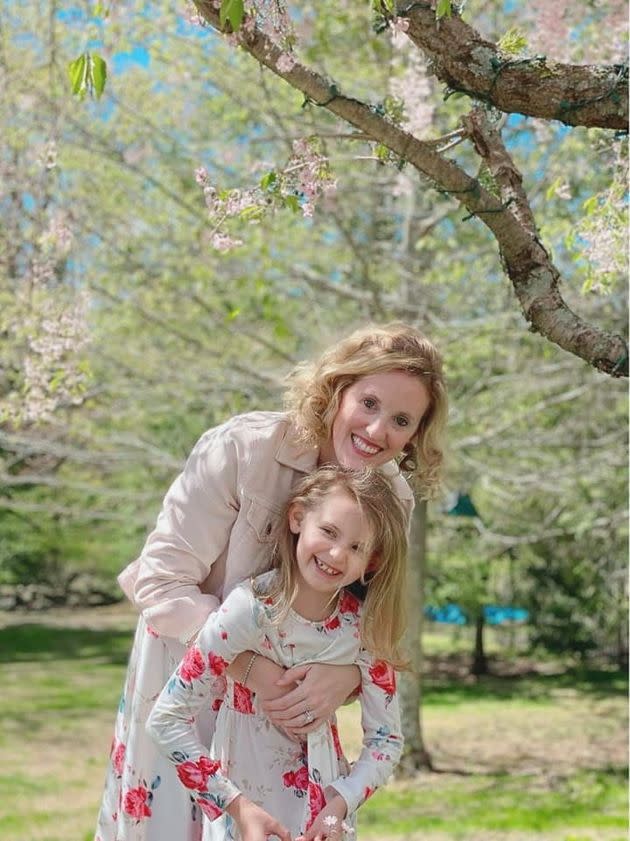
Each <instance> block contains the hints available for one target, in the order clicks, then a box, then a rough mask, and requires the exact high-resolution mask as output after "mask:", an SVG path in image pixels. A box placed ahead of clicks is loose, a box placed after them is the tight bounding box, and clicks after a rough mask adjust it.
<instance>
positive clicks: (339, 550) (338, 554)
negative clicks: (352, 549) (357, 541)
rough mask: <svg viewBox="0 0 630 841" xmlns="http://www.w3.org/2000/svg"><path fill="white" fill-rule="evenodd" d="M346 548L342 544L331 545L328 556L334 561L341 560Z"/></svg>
mask: <svg viewBox="0 0 630 841" xmlns="http://www.w3.org/2000/svg"><path fill="white" fill-rule="evenodd" d="M345 554H346V549H345V547H344V546H332V547H331V549H330V557H331V559H332V560H334V561H341V560H343V559H344V557H345Z"/></svg>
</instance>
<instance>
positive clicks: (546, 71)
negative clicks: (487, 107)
mask: <svg viewBox="0 0 630 841" xmlns="http://www.w3.org/2000/svg"><path fill="white" fill-rule="evenodd" d="M398 15H399V17H402V18H407V19H408V21H409V29H408V30H407V33H406V34H407V35H408V36H409V38H410V39H411V40H412V41H413V43H414V44H415V45H416V46H417V47H419V48H420V49H421V50H422V51H423V52H424V53H425V55H426V56H427V57H428V58H429V59H430V61H431V64H432V67H431V70H432V72H433V73H434V74H435V75H436V76H437V78H438V79H440V80H441V81H442V82H445V83H446V84H447V85H448V87H449V88H451V89H452V90H453V92H455V91H459V92H461V93H465V94H468V95H469V96H471V97H473V98H474V99H481V100H483V101H484V102H488V103H490V104H491V105H494V106H495V108H499V109H500V110H501V111H505V112H507V113H512V114H514V113H516V114H526V115H527V116H529V117H542V118H543V119H546V120H560V122H562V123H565V124H566V125H569V126H587V127H593V126H598V127H600V128H608V129H616V130H618V131H623V130H627V128H628V66H627V64H626V65H619V64H612V65H577V64H558V63H556V62H554V61H547V59H546V57H545V56H533V57H530V58H514V57H510V56H506V55H505V54H504V53H502V52H501V51H500V50H499V49H498V47H497V46H496V44H493V43H492V42H491V41H486V40H485V39H484V38H482V37H481V35H480V34H479V33H478V32H477V31H476V30H475V29H473V28H472V27H471V26H469V25H468V24H467V23H464V21H463V20H462V19H461V18H460V17H458V15H457V14H453V16H452V17H450V18H442V19H440V20H439V21H438V20H436V17H435V9H433V8H431V4H430V3H429V2H414V3H411V4H408V3H405V4H401V5H400V7H399V10H398Z"/></svg>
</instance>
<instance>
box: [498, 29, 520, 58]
mask: <svg viewBox="0 0 630 841" xmlns="http://www.w3.org/2000/svg"><path fill="white" fill-rule="evenodd" d="M497 47H498V48H499V49H500V50H501V52H502V53H505V54H506V55H520V54H521V53H523V52H525V50H526V49H527V38H526V37H525V35H524V34H523V33H522V32H521V31H520V29H518V28H517V27H515V26H512V27H510V29H508V31H507V32H506V33H505V35H502V36H501V38H499V40H498V41H497Z"/></svg>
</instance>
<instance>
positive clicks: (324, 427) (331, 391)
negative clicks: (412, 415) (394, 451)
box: [285, 322, 448, 498]
mask: <svg viewBox="0 0 630 841" xmlns="http://www.w3.org/2000/svg"><path fill="white" fill-rule="evenodd" d="M388 371H404V372H405V373H407V374H411V375H412V376H415V377H418V379H419V380H420V381H421V382H422V383H423V384H424V386H425V387H426V389H427V391H428V394H429V406H428V408H427V410H426V412H425V413H424V415H423V417H422V420H421V421H420V424H419V426H418V429H417V431H416V433H415V435H414V436H413V438H412V439H411V441H410V442H409V443H408V444H407V445H406V446H405V448H404V449H403V453H402V458H401V460H400V469H401V470H402V471H405V472H407V473H408V474H409V475H410V478H412V479H415V484H416V487H417V489H418V492H419V495H420V496H421V497H422V498H428V497H431V496H434V495H435V494H436V492H437V489H438V487H439V484H440V476H441V470H442V464H443V461H444V454H443V450H442V436H443V433H444V428H445V426H446V417H447V413H448V403H447V397H446V385H445V382H444V375H443V373H442V357H441V355H440V353H439V351H438V350H437V348H436V347H435V345H434V344H433V343H432V342H431V341H430V340H429V339H427V337H426V336H424V335H423V334H422V333H420V332H419V331H418V330H416V329H415V328H414V327H411V326H409V325H408V324H403V323H402V322H394V323H392V324H386V325H383V326H378V325H369V326H368V327H364V328H362V329H361V330H357V331H356V332H354V333H352V334H351V335H350V336H348V337H347V338H346V339H343V340H342V341H340V342H338V343H337V344H335V345H333V346H332V347H331V348H329V349H328V350H327V351H325V353H324V354H323V355H322V356H321V358H320V359H319V360H318V361H317V362H314V363H313V362H312V363H308V362H305V363H302V364H301V365H298V366H297V368H296V369H295V370H294V371H293V373H292V374H290V376H289V388H288V389H287V392H286V395H285V404H286V407H287V409H288V411H289V413H290V415H291V418H292V420H293V422H294V424H295V426H296V427H297V429H298V435H299V438H300V440H301V441H302V442H303V443H304V444H308V445H309V446H321V445H322V444H323V443H324V442H325V441H327V440H328V439H329V437H330V435H331V432H332V425H333V421H334V419H335V416H336V415H337V412H338V410H339V405H340V402H341V397H342V394H343V392H344V391H345V389H346V388H348V386H351V385H352V384H353V383H355V382H356V381H357V380H359V379H361V377H366V376H371V375H373V374H382V373H386V372H388Z"/></svg>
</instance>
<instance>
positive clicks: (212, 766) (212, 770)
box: [197, 756, 221, 777]
mask: <svg viewBox="0 0 630 841" xmlns="http://www.w3.org/2000/svg"><path fill="white" fill-rule="evenodd" d="M197 765H198V766H199V767H200V768H201V770H202V771H203V772H204V774H207V775H208V776H209V777H213V776H214V775H215V774H216V773H217V771H220V770H221V763H220V762H219V760H218V759H210V757H208V756H200V757H199V761H198V762H197Z"/></svg>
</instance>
